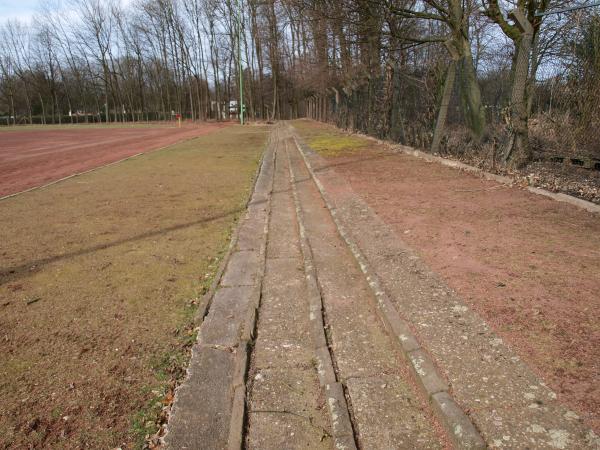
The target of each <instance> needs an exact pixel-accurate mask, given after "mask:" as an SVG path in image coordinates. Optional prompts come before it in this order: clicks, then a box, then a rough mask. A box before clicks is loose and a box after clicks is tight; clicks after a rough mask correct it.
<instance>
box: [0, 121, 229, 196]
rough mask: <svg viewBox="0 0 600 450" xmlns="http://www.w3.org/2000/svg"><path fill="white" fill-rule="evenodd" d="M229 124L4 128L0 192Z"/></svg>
mask: <svg viewBox="0 0 600 450" xmlns="http://www.w3.org/2000/svg"><path fill="white" fill-rule="evenodd" d="M223 126H225V125H224V124H217V123H203V124H201V125H197V124H194V125H192V124H189V125H185V126H183V127H181V128H178V127H176V126H174V125H171V124H169V125H156V124H140V125H134V126H131V125H130V126H123V125H118V124H117V125H103V126H100V125H97V126H86V125H75V126H73V125H66V126H54V127H50V128H43V127H36V126H24V127H10V128H3V130H6V131H5V132H2V133H0V143H1V144H0V174H1V176H0V197H3V196H6V195H10V194H14V193H16V192H21V191H24V190H26V189H29V188H32V187H36V186H40V185H44V184H47V183H49V182H52V181H55V180H58V179H61V178H64V177H67V176H69V175H72V174H74V173H80V172H84V171H86V170H90V169H93V168H95V167H98V166H102V165H105V164H108V163H111V162H114V161H118V160H120V159H123V158H127V157H129V156H132V155H135V154H137V153H144V152H148V151H151V150H156V149H159V148H162V147H166V146H168V145H172V144H175V143H177V142H181V141H184V140H187V139H191V138H194V137H197V136H202V135H204V134H206V133H210V132H212V131H215V130H216V129H218V128H221V127H223Z"/></svg>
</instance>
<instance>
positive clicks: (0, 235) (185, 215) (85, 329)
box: [0, 126, 269, 448]
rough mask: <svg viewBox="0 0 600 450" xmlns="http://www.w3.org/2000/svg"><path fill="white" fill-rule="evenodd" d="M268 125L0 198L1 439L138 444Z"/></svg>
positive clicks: (151, 424) (178, 359)
mask: <svg viewBox="0 0 600 450" xmlns="http://www.w3.org/2000/svg"><path fill="white" fill-rule="evenodd" d="M268 131H269V129H268V127H266V126H256V127H240V126H231V127H227V128H224V129H221V130H219V131H218V132H215V133H212V134H209V135H205V136H202V137H199V138H196V139H193V140H191V141H187V142H184V143H181V144H178V145H174V146H172V147H169V148H167V149H164V150H160V151H157V152H154V153H149V154H146V155H142V156H140V157H137V158H134V159H131V160H127V161H125V162H123V163H120V164H117V165H114V166H110V167H106V168H103V169H100V170H97V171H95V172H91V173H88V174H85V175H82V176H79V177H75V178H72V179H69V180H66V181H64V182H61V183H58V184H55V185H53V186H50V187H48V188H44V189H39V190H35V191H31V192H28V193H25V194H22V195H18V196H16V197H13V198H10V199H6V200H3V201H0V218H1V219H0V220H1V224H2V226H1V227H0V242H2V243H3V244H2V247H1V248H0V312H1V314H0V329H1V330H2V334H1V338H2V346H1V347H0V394H1V395H2V400H3V401H2V403H0V447H2V448H27V447H28V446H34V447H46V448H115V447H122V448H136V447H139V446H141V444H142V443H143V440H144V438H145V436H146V435H149V434H152V433H153V432H154V431H155V430H156V416H157V414H160V411H161V409H162V406H163V403H162V401H163V400H164V396H165V394H168V391H169V389H170V388H171V386H170V379H172V377H173V375H175V376H176V375H177V373H178V372H181V371H182V370H183V369H184V367H185V363H186V361H187V349H188V348H189V344H190V343H191V342H193V341H194V338H195V330H194V316H195V313H196V310H197V306H198V303H199V301H201V296H202V294H203V293H204V292H205V291H206V289H207V287H208V285H209V284H210V282H211V280H212V278H213V276H214V274H215V272H216V269H217V267H218V265H219V261H220V260H221V258H222V256H223V254H224V251H225V250H226V248H227V245H228V242H229V238H230V236H231V232H232V230H233V228H234V227H235V223H236V221H237V219H238V217H239V216H240V214H241V213H242V212H243V211H244V207H245V202H246V200H247V198H248V196H249V194H250V189H251V186H252V179H253V176H254V174H255V172H256V169H257V165H258V162H259V159H260V155H261V152H262V150H263V148H264V145H265V142H266V138H267V133H268Z"/></svg>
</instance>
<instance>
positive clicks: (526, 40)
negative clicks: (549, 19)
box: [504, 16, 533, 167]
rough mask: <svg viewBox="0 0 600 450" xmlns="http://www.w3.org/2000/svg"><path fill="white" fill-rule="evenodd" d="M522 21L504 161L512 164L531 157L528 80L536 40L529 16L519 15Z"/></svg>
mask: <svg viewBox="0 0 600 450" xmlns="http://www.w3.org/2000/svg"><path fill="white" fill-rule="evenodd" d="M516 19H517V22H518V23H519V24H522V21H525V23H524V25H522V32H521V34H520V37H519V38H518V39H517V40H515V41H514V43H515V51H516V54H515V58H514V62H513V82H512V92H511V96H510V112H509V139H508V142H507V144H506V148H505V150H504V162H505V163H508V164H509V165H510V166H512V167H521V166H523V165H524V164H526V163H527V162H528V161H529V160H530V159H531V148H530V146H529V132H528V117H529V116H528V109H527V82H528V79H529V57H530V52H531V45H532V40H533V29H532V27H531V25H530V24H529V22H527V19H526V18H524V17H522V16H521V17H516Z"/></svg>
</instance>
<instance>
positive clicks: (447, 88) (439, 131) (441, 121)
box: [431, 59, 457, 153]
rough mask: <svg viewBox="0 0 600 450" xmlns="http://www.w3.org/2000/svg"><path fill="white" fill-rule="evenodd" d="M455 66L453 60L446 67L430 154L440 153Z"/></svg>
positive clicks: (454, 77)
mask: <svg viewBox="0 0 600 450" xmlns="http://www.w3.org/2000/svg"><path fill="white" fill-rule="evenodd" d="M456 66H457V62H456V61H455V60H454V59H452V61H451V62H450V65H448V71H447V72H446V80H445V81H444V92H443V93H442V102H441V104H440V110H439V112H438V117H437V122H436V124H435V131H434V133H433V142H432V143H431V152H432V153H438V152H439V151H440V144H441V143H442V137H443V136H444V129H445V128H446V119H447V117H448V107H449V106H450V100H451V98H452V91H453V90H454V82H455V80H456Z"/></svg>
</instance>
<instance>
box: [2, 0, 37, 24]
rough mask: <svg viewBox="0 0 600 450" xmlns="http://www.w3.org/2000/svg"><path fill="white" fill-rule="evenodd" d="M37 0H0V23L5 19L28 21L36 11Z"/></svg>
mask: <svg viewBox="0 0 600 450" xmlns="http://www.w3.org/2000/svg"><path fill="white" fill-rule="evenodd" d="M37 6H38V0H0V23H1V22H4V21H5V20H6V19H19V20H21V21H26V22H29V21H30V20H31V18H32V17H33V15H34V14H35V12H36V11H37Z"/></svg>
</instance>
